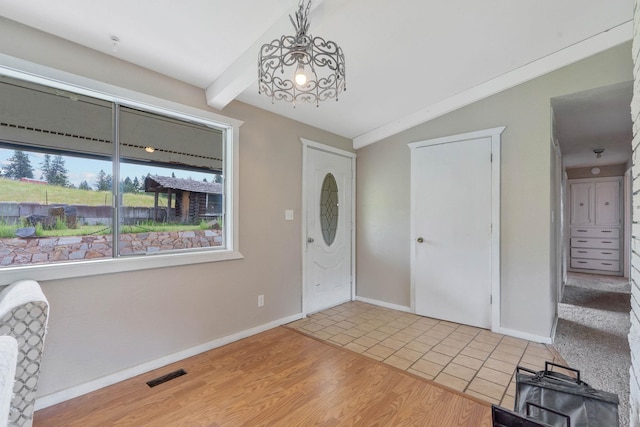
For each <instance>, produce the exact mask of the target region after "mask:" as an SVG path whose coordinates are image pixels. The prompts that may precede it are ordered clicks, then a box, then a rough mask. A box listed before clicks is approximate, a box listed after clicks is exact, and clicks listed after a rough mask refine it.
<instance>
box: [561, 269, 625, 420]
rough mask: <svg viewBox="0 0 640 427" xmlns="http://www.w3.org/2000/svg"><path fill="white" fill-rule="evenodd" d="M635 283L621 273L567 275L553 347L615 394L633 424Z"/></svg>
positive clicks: (587, 378) (594, 384) (622, 417)
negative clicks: (631, 382) (631, 379)
mask: <svg viewBox="0 0 640 427" xmlns="http://www.w3.org/2000/svg"><path fill="white" fill-rule="evenodd" d="M630 293H631V286H630V285H629V280H628V279H625V278H624V277H618V276H600V275H595V274H582V273H568V277H567V284H566V286H565V290H564V296H563V298H562V302H561V303H560V304H559V307H558V327H557V330H556V338H555V341H554V347H555V348H556V350H557V351H558V353H560V355H561V356H562V357H563V358H564V360H566V361H567V363H568V364H569V365H570V366H572V367H574V368H576V369H579V370H580V371H581V374H582V379H583V380H584V381H585V382H586V383H588V384H589V385H591V386H592V387H594V388H596V389H600V390H605V391H609V392H612V393H616V394H617V395H618V398H619V399H620V407H619V413H620V425H621V426H628V425H629V368H630V366H631V354H630V350H629V341H628V337H627V336H628V334H629V328H630V326H631V323H630V317H629V313H630V311H631V295H630Z"/></svg>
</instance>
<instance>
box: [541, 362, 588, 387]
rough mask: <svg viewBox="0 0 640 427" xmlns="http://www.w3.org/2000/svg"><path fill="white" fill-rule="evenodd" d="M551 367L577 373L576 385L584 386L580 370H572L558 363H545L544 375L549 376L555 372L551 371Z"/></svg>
mask: <svg viewBox="0 0 640 427" xmlns="http://www.w3.org/2000/svg"><path fill="white" fill-rule="evenodd" d="M549 366H555V367H557V368H561V369H566V370H567V371H571V372H575V373H576V384H582V381H580V371H579V370H578V369H574V368H570V367H568V366H564V365H558V364H557V363H553V362H544V374H545V375H547V374H548V373H550V372H553V371H552V370H551V369H549Z"/></svg>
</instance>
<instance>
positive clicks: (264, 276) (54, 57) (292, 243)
mask: <svg viewBox="0 0 640 427" xmlns="http://www.w3.org/2000/svg"><path fill="white" fill-rule="evenodd" d="M0 29H1V30H2V34H3V36H2V37H1V38H0V52H1V53H5V54H8V55H11V56H14V57H18V58H22V59H25V60H28V61H31V62H35V63H40V64H44V65H48V66H51V67H54V68H58V69H61V70H63V71H68V72H72V73H75V74H78V75H82V76H86V77H89V78H92V79H96V80H100V81H104V82H107V83H110V84H114V85H117V86H120V87H124V88H128V89H132V90H136V91H138V92H143V93H147V94H150V95H153V96H157V97H161V98H165V99H168V100H171V101H175V102H179V103H182V104H185V105H189V106H193V107H197V108H201V109H210V108H208V107H207V106H206V104H205V95H204V91H203V90H202V89H198V88H195V87H192V86H188V85H186V84H183V83H180V82H177V81H174V80H172V79H169V78H167V77H165V76H161V75H159V74H154V73H152V72H149V71H147V70H144V69H141V68H138V67H135V66H132V65H130V64H127V63H124V62H122V61H119V60H117V59H114V58H112V57H110V56H107V55H102V54H99V53H97V52H94V51H90V50H87V49H84V48H82V47H80V46H78V45H74V44H71V43H68V42H65V41H63V40H61V39H57V38H53V37H50V36H46V35H45V34H43V33H40V32H38V31H34V30H32V29H29V28H27V27H24V26H21V25H18V24H16V23H13V22H11V21H7V20H5V19H3V18H0ZM18 40H19V41H20V42H18ZM221 114H224V115H226V116H229V117H232V118H235V119H239V120H243V121H244V125H243V126H242V127H241V128H240V182H239V185H240V195H239V197H240V200H239V204H240V214H239V215H240V224H239V234H240V241H239V249H240V251H241V252H242V254H243V255H244V257H245V258H244V259H242V260H236V261H226V262H216V263H208V264H196V265H191V266H182V267H167V268H162V269H156V270H145V271H139V272H127V273H118V274H110V275H102V276H90V277H86V278H74V279H68V280H51V281H44V282H42V283H41V284H42V287H43V290H44V293H45V294H46V296H47V298H48V299H49V302H50V304H51V318H50V323H49V333H48V336H47V342H46V349H45V355H44V360H43V366H42V375H41V380H40V385H39V390H38V395H39V396H44V395H48V394H50V393H53V392H56V391H59V390H64V389H66V388H69V387H72V386H75V385H80V384H83V383H85V382H88V381H91V380H94V379H97V378H100V377H103V376H106V375H110V374H113V373H116V372H119V371H121V370H124V369H126V368H129V367H133V366H136V365H138V364H142V363H144V362H147V361H151V360H154V359H157V358H160V357H163V356H166V355H169V354H172V353H175V352H178V351H181V350H184V349H188V348H191V347H194V346H198V345H200V344H203V343H206V342H208V341H211V340H214V339H217V338H221V337H224V336H226V335H229V334H233V333H236V332H239V331H243V330H246V329H249V328H252V327H256V326H258V325H262V324H265V323H268V322H271V321H275V320H277V319H281V318H284V317H287V316H291V315H295V314H297V313H300V312H301V282H302V273H301V271H302V267H301V244H300V242H301V235H300V233H301V222H300V221H301V218H300V209H301V203H302V202H301V200H302V199H301V191H302V190H301V172H302V147H301V143H300V140H299V138H300V137H304V138H306V139H310V140H313V141H317V142H321V143H325V144H328V145H332V146H335V147H338V148H341V149H344V150H351V141H350V140H348V139H345V138H341V137H338V136H336V135H334V134H331V133H328V132H324V131H321V130H318V129H316V128H312V127H309V126H306V125H303V124H301V123H298V122H294V121H292V120H289V119H286V118H283V117H281V116H277V115H273V114H270V113H267V112H265V111H263V110H259V109H256V108H253V107H250V106H248V105H246V104H242V103H240V102H234V103H232V104H231V105H229V106H228V107H227V108H226V109H225V110H224V111H222V112H221ZM285 209H293V210H294V212H295V216H294V218H295V219H294V221H285V220H284V210H285ZM25 277H27V278H28V273H27V274H25ZM0 280H1V279H0ZM0 284H4V283H0ZM258 294H264V295H265V302H266V304H265V306H264V307H263V308H257V295H258Z"/></svg>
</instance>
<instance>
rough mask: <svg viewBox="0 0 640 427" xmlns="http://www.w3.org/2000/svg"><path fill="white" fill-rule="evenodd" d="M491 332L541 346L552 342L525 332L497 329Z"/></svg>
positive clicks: (547, 338)
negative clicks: (537, 343) (540, 344)
mask: <svg viewBox="0 0 640 427" xmlns="http://www.w3.org/2000/svg"><path fill="white" fill-rule="evenodd" d="M492 331H493V332H496V333H498V334H502V335H508V336H510V337H514V338H520V339H523V340H527V341H533V342H539V343H542V344H553V340H552V339H551V337H545V336H542V335H534V334H529V333H527V332H522V331H516V330H515V329H507V328H502V327H497V328H495V329H492Z"/></svg>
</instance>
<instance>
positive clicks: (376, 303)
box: [356, 296, 413, 313]
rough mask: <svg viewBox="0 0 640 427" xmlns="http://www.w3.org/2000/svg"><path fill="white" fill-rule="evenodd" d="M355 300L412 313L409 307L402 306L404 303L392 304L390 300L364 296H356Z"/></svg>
mask: <svg viewBox="0 0 640 427" xmlns="http://www.w3.org/2000/svg"><path fill="white" fill-rule="evenodd" d="M356 301H362V302H366V303H367V304H373V305H378V306H380V307H385V308H391V309H393V310H398V311H405V312H407V313H413V311H412V310H411V307H407V306H404V305H398V304H392V303H390V302H385V301H380V300H377V299H370V298H364V297H359V296H356Z"/></svg>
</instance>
